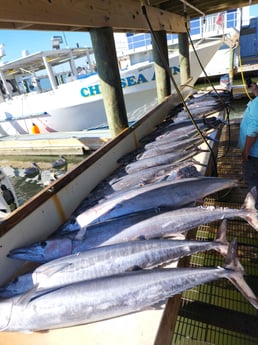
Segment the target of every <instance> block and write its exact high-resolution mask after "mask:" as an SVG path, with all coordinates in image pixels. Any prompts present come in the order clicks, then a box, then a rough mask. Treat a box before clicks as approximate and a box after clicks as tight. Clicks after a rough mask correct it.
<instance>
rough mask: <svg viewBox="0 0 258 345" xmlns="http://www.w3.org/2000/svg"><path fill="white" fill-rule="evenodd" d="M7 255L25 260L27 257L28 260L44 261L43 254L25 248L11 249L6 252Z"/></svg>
mask: <svg viewBox="0 0 258 345" xmlns="http://www.w3.org/2000/svg"><path fill="white" fill-rule="evenodd" d="M7 257H8V258H10V259H18V260H24V261H27V260H28V257H29V258H30V261H34V262H45V260H44V255H43V254H40V253H35V252H34V251H33V250H30V249H25V248H24V249H23V248H19V249H13V250H11V251H10V252H9V253H8V254H7Z"/></svg>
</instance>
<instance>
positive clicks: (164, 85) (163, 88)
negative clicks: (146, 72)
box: [152, 30, 171, 103]
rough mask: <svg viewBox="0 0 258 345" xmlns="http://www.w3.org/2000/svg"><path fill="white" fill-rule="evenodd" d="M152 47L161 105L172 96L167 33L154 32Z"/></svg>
mask: <svg viewBox="0 0 258 345" xmlns="http://www.w3.org/2000/svg"><path fill="white" fill-rule="evenodd" d="M152 46H153V59H154V67H155V79H156V88H157V96H158V103H161V102H163V101H164V98H165V97H167V96H169V95H170V94H171V85H170V76H169V74H168V72H167V68H166V67H167V66H169V60H168V46H167V35H166V31H164V30H162V31H154V32H153V34H152ZM161 54H162V55H161Z"/></svg>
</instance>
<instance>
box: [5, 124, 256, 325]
mask: <svg viewBox="0 0 258 345" xmlns="http://www.w3.org/2000/svg"><path fill="white" fill-rule="evenodd" d="M197 123H198V126H199V129H200V130H201V131H203V133H204V131H205V133H207V131H209V135H211V132H212V131H214V130H215V128H216V126H220V125H223V121H220V120H218V119H217V118H215V119H211V118H210V119H209V120H208V118H207V119H205V121H203V119H201V120H198V121H197ZM195 132H196V129H195V128H194V126H193V124H192V123H189V121H183V122H179V123H178V124H175V123H174V122H173V121H166V122H164V123H163V124H162V125H161V126H159V128H157V130H156V131H155V132H153V133H152V134H151V135H150V136H149V137H148V138H145V139H144V140H143V141H142V147H141V148H140V149H138V150H137V151H135V152H133V153H131V154H129V155H127V156H126V157H122V158H121V160H120V163H121V168H120V169H119V170H118V171H116V172H115V174H114V176H112V177H110V178H109V179H108V180H107V181H103V183H102V184H101V185H99V186H98V187H97V188H96V189H95V190H94V191H93V192H92V195H91V196H89V198H87V200H85V202H84V203H83V204H82V205H81V206H80V207H79V208H78V210H76V212H75V214H74V217H72V218H71V219H70V220H69V221H68V222H66V223H65V224H63V226H62V227H60V228H59V229H58V230H57V231H56V232H55V233H54V234H53V235H52V236H51V237H50V238H47V239H46V240H45V241H42V242H39V243H33V244H31V245H30V246H27V247H21V248H14V249H13V250H11V251H10V253H9V255H8V256H9V257H10V259H19V260H24V261H32V262H36V263H38V264H39V266H38V267H37V268H36V269H34V270H33V271H31V272H27V273H25V274H23V275H20V276H18V277H17V278H16V279H15V280H13V281H11V282H9V283H8V284H7V285H5V286H3V287H2V288H1V289H0V298H1V300H0V330H1V331H19V332H24V331H40V330H48V329H55V328H62V327H69V326H74V325H80V324H87V323H91V322H95V321H100V320H105V319H108V318H112V317H117V316H121V315H125V314H128V313H131V312H137V311H140V310H143V309H145V308H146V307H151V306H153V305H154V304H156V303H158V302H160V301H164V300H166V299H167V298H169V297H171V296H173V295H175V294H178V293H180V292H182V291H185V290H187V289H189V288H192V287H194V286H197V285H200V284H204V283H207V282H209V281H213V280H216V279H220V278H227V279H228V280H229V281H231V282H232V283H233V284H234V286H235V287H236V288H237V289H238V290H239V291H240V292H241V293H242V294H243V296H245V298H246V299H247V300H248V301H249V302H250V303H251V304H252V305H253V306H254V307H255V308H258V301H257V299H256V297H255V295H254V293H253V292H252V290H251V289H250V287H249V286H248V285H247V284H246V282H245V280H244V277H243V275H244V269H243V267H242V265H241V263H240V262H239V260H238V258H237V245H236V242H235V241H232V242H231V243H228V242H227V239H226V219H227V218H234V217H241V218H243V219H244V220H246V221H247V222H248V223H249V224H250V225H251V226H252V227H253V228H254V229H256V230H257V231H258V219H257V211H256V209H255V198H256V190H255V189H253V190H252V191H251V192H249V193H248V194H247V196H246V198H245V200H244V203H243V206H242V208H241V209H230V208H223V207H218V208H214V207H203V206H196V201H199V200H201V199H203V198H204V197H206V196H208V195H210V194H214V193H216V192H218V191H221V190H224V189H230V188H235V187H237V186H238V182H237V181H235V180H232V179H226V178H219V177H204V176H200V174H199V173H198V170H197V169H196V164H194V163H193V162H194V161H193V157H194V156H195V155H196V154H197V153H198V152H199V151H200V149H199V147H198V145H200V143H202V141H203V140H202V138H201V139H200V136H198V135H196V134H195ZM205 135H206V134H205ZM220 219H223V221H222V222H221V226H220V228H219V229H218V231H217V235H216V238H215V239H214V240H213V241H197V240H191V241H190V240H186V239H185V234H186V232H187V231H189V230H191V229H193V228H195V227H197V226H199V225H201V224H207V223H209V222H213V221H216V220H220ZM175 236H177V237H180V236H181V238H180V239H176V238H175ZM207 250H215V251H217V252H218V253H220V254H221V255H223V256H224V257H225V265H224V267H223V268H222V267H219V268H199V269H193V268H171V267H170V266H168V264H170V263H171V262H174V261H177V260H178V259H180V258H182V257H184V256H188V255H192V254H194V253H197V252H203V251H207ZM50 310H51V318H50V317H49V315H50Z"/></svg>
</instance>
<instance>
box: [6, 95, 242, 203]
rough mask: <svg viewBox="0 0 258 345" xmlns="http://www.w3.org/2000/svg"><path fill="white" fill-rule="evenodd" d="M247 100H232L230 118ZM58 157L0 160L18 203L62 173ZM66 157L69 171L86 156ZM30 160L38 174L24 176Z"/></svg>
mask: <svg viewBox="0 0 258 345" xmlns="http://www.w3.org/2000/svg"><path fill="white" fill-rule="evenodd" d="M248 101H249V99H247V98H245V99H239V100H234V102H233V103H232V106H231V111H230V118H236V117H241V116H242V115H243V112H244V110H245V107H246V104H247V103H248ZM58 158H59V157H54V156H27V157H21V156H17V157H16V156H9V157H4V159H3V160H1V167H2V168H3V169H4V171H5V172H6V174H7V175H8V176H9V177H10V180H11V182H12V184H13V187H14V189H15V191H16V194H17V198H18V200H19V203H20V205H22V204H23V203H25V202H26V201H27V200H28V199H30V198H31V197H32V196H34V195H35V194H37V193H38V192H39V191H41V190H42V189H43V188H45V187H46V186H48V185H49V184H51V182H52V181H54V180H55V179H56V178H59V176H61V175H62V173H63V174H64V173H65V171H62V169H60V170H57V169H53V168H52V163H53V162H54V161H55V160H56V159H58ZM66 158H67V162H68V164H67V171H69V170H71V169H72V168H73V167H74V166H76V165H77V164H78V163H79V162H81V161H82V160H83V159H84V158H86V157H85V156H67V157H66ZM32 162H36V163H37V164H38V165H39V167H40V174H39V175H37V176H35V177H33V178H29V177H27V176H25V169H26V168H27V167H29V166H31V164H32Z"/></svg>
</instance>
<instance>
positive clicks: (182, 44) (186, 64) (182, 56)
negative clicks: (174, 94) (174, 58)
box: [178, 33, 190, 84]
mask: <svg viewBox="0 0 258 345" xmlns="http://www.w3.org/2000/svg"><path fill="white" fill-rule="evenodd" d="M178 43H179V63H180V79H181V84H184V83H185V82H186V81H187V80H188V79H189V78H190V60H189V44H188V36H187V33H179V34H178Z"/></svg>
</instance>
